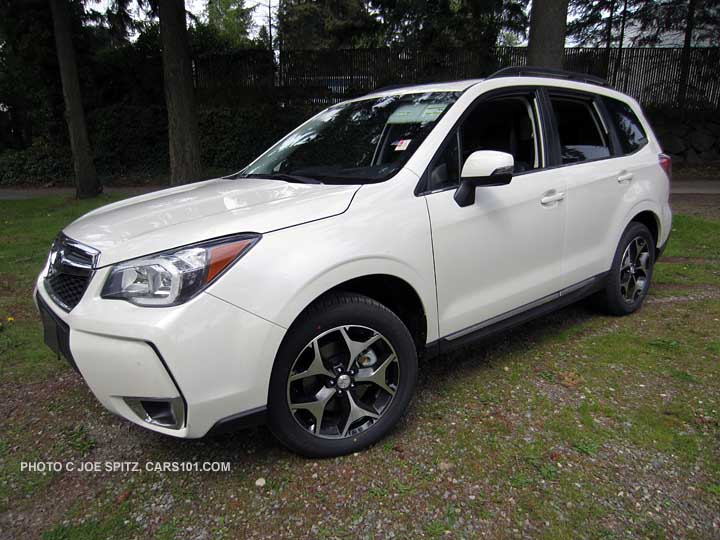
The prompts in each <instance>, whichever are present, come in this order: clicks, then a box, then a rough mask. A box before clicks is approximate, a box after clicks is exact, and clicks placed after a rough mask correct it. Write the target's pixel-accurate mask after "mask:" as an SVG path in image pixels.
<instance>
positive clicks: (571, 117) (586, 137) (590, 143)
mask: <svg viewBox="0 0 720 540" xmlns="http://www.w3.org/2000/svg"><path fill="white" fill-rule="evenodd" d="M550 100H551V101H552V106H553V110H554V111H555V121H556V124H557V128H558V136H559V137H560V152H561V157H562V162H563V164H565V163H581V162H583V161H590V160H593V159H601V158H606V157H609V156H610V148H609V147H608V143H607V136H606V134H605V133H604V129H603V128H602V124H601V123H600V119H599V118H598V116H597V114H596V112H595V108H594V107H593V105H592V103H591V102H589V101H584V100H581V99H569V98H564V97H556V96H551V98H550Z"/></svg>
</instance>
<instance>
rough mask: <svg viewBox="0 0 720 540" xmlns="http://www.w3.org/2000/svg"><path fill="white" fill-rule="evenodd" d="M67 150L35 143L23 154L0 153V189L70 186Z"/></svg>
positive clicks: (68, 151) (6, 151)
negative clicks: (48, 184)
mask: <svg viewBox="0 0 720 540" xmlns="http://www.w3.org/2000/svg"><path fill="white" fill-rule="evenodd" d="M72 174H73V172H72V159H71V156H70V149H69V148H63V147H59V146H53V145H50V144H47V143H45V142H43V141H39V140H38V141H35V142H34V143H33V145H32V146H30V147H28V148H24V149H22V150H14V149H6V150H3V151H2V152H0V185H2V186H17V185H24V184H35V185H43V184H47V183H50V182H54V183H56V184H65V183H68V184H69V183H72Z"/></svg>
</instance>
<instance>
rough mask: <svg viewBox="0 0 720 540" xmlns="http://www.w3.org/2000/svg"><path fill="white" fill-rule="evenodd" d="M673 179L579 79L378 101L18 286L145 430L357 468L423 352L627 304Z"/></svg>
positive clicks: (407, 90) (96, 230)
mask: <svg viewBox="0 0 720 540" xmlns="http://www.w3.org/2000/svg"><path fill="white" fill-rule="evenodd" d="M669 174H670V160H669V158H668V157H667V156H665V155H664V154H662V153H661V148H660V146H659V144H658V141H657V139H656V138H655V136H654V135H653V132H652V130H651V129H650V126H649V125H648V122H647V120H645V118H644V116H643V113H642V111H641V109H640V107H639V106H638V104H637V103H636V102H635V101H634V100H633V99H631V98H629V97H628V96H626V95H623V94H621V93H619V92H616V91H614V90H612V89H610V88H608V87H606V86H604V85H602V84H600V83H599V82H598V81H595V80H592V79H589V78H587V77H585V78H582V77H581V76H576V75H574V74H573V75H571V74H566V73H562V72H546V71H540V72H537V71H528V70H518V69H511V70H504V71H502V72H498V73H497V74H495V75H493V76H492V77H490V78H488V79H485V80H470V81H461V82H451V83H438V84H428V85H422V86H413V87H404V88H395V89H387V90H385V89H384V90H379V91H377V92H374V93H372V94H369V95H367V96H364V97H362V98H359V99H354V100H350V101H346V102H344V103H340V104H338V105H334V106H332V107H330V108H328V109H326V110H324V111H323V112H321V113H319V114H318V115H316V116H314V117H313V118H311V119H310V120H308V121H307V122H305V123H304V124H302V125H301V126H300V127H298V128H297V129H296V130H294V131H293V132H291V133H290V134H289V135H287V136H286V137H285V138H283V139H282V140H281V141H280V142H278V143H277V144H276V145H274V146H273V147H272V148H270V149H269V150H268V151H267V152H265V153H264V154H263V155H262V156H260V157H259V158H257V159H256V160H255V161H254V162H253V163H251V164H250V165H249V166H248V167H246V168H245V169H244V170H243V171H241V172H240V173H238V174H235V175H232V176H229V177H225V178H220V179H216V180H209V181H206V182H200V183H196V184H192V185H186V186H182V187H177V188H173V189H168V190H164V191H159V192H155V193H151V194H147V195H143V196H140V197H135V198H132V199H129V200H124V201H121V202H117V203H114V204H110V205H108V206H105V207H103V208H100V209H98V210H95V211H93V212H90V213H89V214H87V215H85V216H83V217H82V218H80V219H78V220H77V221H75V222H73V223H72V224H70V225H69V226H68V227H67V228H65V230H64V231H63V232H62V233H61V234H60V236H59V237H58V238H57V240H56V241H55V243H54V244H53V248H52V251H51V253H50V256H49V258H48V262H47V265H46V267H45V269H44V270H43V272H42V274H41V275H40V277H39V278H38V281H37V292H36V301H37V304H38V307H39V309H40V312H41V315H42V318H43V323H44V326H45V340H46V342H47V343H48V344H49V345H50V346H51V347H52V348H53V349H54V350H55V351H58V352H61V353H62V354H63V355H64V356H65V357H66V358H67V359H68V360H69V361H70V362H71V363H72V364H73V365H74V366H75V368H76V369H77V370H78V371H79V372H80V374H81V375H82V376H83V378H84V379H85V381H86V382H87V384H88V385H89V386H90V388H91V389H92V391H93V393H94V394H95V395H96V396H97V398H98V399H99V400H100V401H101V402H102V404H103V405H104V406H105V407H107V408H108V409H110V410H111V411H113V412H115V413H117V414H119V415H121V416H123V417H125V418H127V419H129V420H131V421H133V422H135V423H137V424H139V425H142V426H145V427H147V428H150V429H152V430H155V431H158V432H161V433H165V434H168V435H174V436H178V437H189V438H192V437H202V436H204V435H205V434H207V433H208V432H211V431H213V432H214V431H218V430H224V429H227V428H228V427H230V426H237V425H243V424H249V423H252V422H257V421H266V422H267V423H268V425H269V427H270V429H271V430H272V431H273V433H275V435H276V436H277V437H278V438H279V439H280V440H281V441H282V442H283V443H284V444H285V445H287V446H288V447H290V448H291V449H292V450H294V451H296V452H299V453H302V454H306V455H312V456H333V455H339V454H344V453H347V452H353V451H356V450H358V449H361V448H363V447H365V446H367V445H369V444H371V443H373V442H375V441H377V440H378V439H379V438H381V437H382V436H383V435H384V434H385V433H387V432H388V430H389V429H391V428H392V426H393V425H394V424H395V423H396V422H397V421H398V419H399V418H400V417H401V415H402V414H403V412H404V411H405V409H406V408H407V406H408V403H409V402H410V400H411V397H412V395H413V392H414V390H415V382H416V378H417V371H418V355H419V354H420V353H425V354H432V353H438V352H444V351H446V350H448V349H449V348H451V347H456V346H458V345H462V344H465V343H467V342H468V341H469V340H472V339H477V338H479V337H483V336H486V335H488V334H489V333H490V332H493V331H496V330H498V329H503V328H507V327H509V326H510V325H512V324H517V323H520V322H523V321H526V320H528V319H530V318H532V317H536V316H538V315H541V314H544V313H547V312H549V311H551V310H553V309H556V308H557V307H558V306H560V305H565V304H568V303H570V302H573V301H575V300H577V299H580V298H582V297H585V296H588V295H590V294H595V295H596V298H597V300H598V302H599V303H600V304H602V305H603V306H604V307H605V309H606V310H607V311H609V312H610V313H613V314H617V315H624V314H627V313H632V312H634V311H635V310H637V309H638V308H639V307H640V305H641V304H642V301H643V299H644V297H645V295H646V294H647V291H648V288H649V285H650V279H651V277H652V271H653V265H654V263H655V260H656V258H657V257H658V255H659V254H660V252H661V250H662V248H663V246H664V245H665V243H666V241H667V238H668V233H669V231H670V222H671V212H670V208H669V206H668V193H669Z"/></svg>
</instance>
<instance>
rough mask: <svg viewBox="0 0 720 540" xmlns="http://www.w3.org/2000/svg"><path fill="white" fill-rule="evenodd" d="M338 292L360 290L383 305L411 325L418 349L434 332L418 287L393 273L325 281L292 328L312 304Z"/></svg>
mask: <svg viewBox="0 0 720 540" xmlns="http://www.w3.org/2000/svg"><path fill="white" fill-rule="evenodd" d="M335 292H349V293H355V294H361V295H364V296H367V297H369V298H372V299H373V300H375V301H377V302H379V303H380V304H382V305H384V306H385V307H387V308H388V309H389V310H390V311H392V312H393V313H394V314H395V315H397V316H398V318H399V319H400V320H401V321H402V322H403V324H404V325H405V326H406V327H407V328H408V330H409V331H410V334H411V335H412V336H413V339H414V341H415V346H416V348H417V350H418V352H419V351H422V350H423V349H424V348H425V344H426V340H427V337H428V332H432V331H431V327H430V326H429V325H430V324H432V316H431V315H430V314H428V311H427V309H426V305H425V303H424V302H423V300H422V296H421V294H420V293H419V292H418V290H417V288H416V287H414V286H413V285H412V284H411V283H410V282H409V281H408V280H407V279H404V278H402V277H399V276H398V275H396V274H391V273H381V272H376V273H369V274H361V275H357V276H355V277H352V278H349V279H345V280H343V281H340V282H337V283H335V284H333V285H326V287H325V290H323V291H322V292H320V293H319V294H316V295H315V296H314V297H312V299H310V300H308V301H306V302H305V305H304V307H303V308H302V309H301V310H299V312H298V313H297V315H296V316H295V317H294V319H293V322H292V324H291V325H290V327H289V328H291V327H292V325H294V324H295V323H296V322H297V321H298V320H300V319H301V318H302V316H303V314H304V313H305V312H306V311H307V309H308V308H309V307H310V306H312V305H313V304H315V303H316V302H317V301H318V300H320V299H321V298H323V297H324V296H326V295H328V294H332V293H335ZM429 315H430V316H429Z"/></svg>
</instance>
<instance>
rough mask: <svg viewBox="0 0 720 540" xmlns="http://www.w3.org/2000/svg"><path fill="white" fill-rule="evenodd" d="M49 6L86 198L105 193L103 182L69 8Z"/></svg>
mask: <svg viewBox="0 0 720 540" xmlns="http://www.w3.org/2000/svg"><path fill="white" fill-rule="evenodd" d="M50 9H51V10H52V14H53V27H54V30H55V46H56V48H57V56H58V64H59V65H60V79H61V81H62V89H63V98H64V99H65V120H66V121H67V125H68V131H69V133H70V147H71V149H72V155H73V167H74V169H75V188H76V194H77V197H78V198H79V199H86V198H89V197H95V196H96V195H99V194H100V193H102V184H100V182H99V181H98V177H97V173H96V172H95V163H94V162H93V156H92V149H91V148H90V141H89V140H88V135H87V128H86V126H85V111H84V110H83V104H82V95H81V93H80V79H79V78H78V70H77V63H76V61H75V50H74V49H73V44H72V26H71V22H70V10H69V6H68V3H67V0H50Z"/></svg>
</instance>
